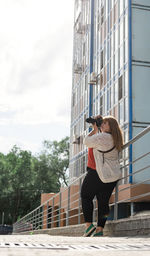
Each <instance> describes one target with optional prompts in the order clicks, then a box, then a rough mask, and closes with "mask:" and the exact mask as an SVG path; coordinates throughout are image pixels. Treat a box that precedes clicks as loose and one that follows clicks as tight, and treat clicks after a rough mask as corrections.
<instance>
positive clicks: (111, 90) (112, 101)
mask: <svg viewBox="0 0 150 256" xmlns="http://www.w3.org/2000/svg"><path fill="white" fill-rule="evenodd" d="M113 104H114V92H113V86H111V87H110V108H112V107H113Z"/></svg>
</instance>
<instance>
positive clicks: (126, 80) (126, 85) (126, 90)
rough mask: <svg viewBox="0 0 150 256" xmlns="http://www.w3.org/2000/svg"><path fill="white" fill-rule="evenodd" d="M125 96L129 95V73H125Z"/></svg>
mask: <svg viewBox="0 0 150 256" xmlns="http://www.w3.org/2000/svg"><path fill="white" fill-rule="evenodd" d="M124 95H125V96H126V95H128V72H127V71H126V72H125V75H124Z"/></svg>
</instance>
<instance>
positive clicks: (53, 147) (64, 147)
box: [44, 137, 69, 186]
mask: <svg viewBox="0 0 150 256" xmlns="http://www.w3.org/2000/svg"><path fill="white" fill-rule="evenodd" d="M44 149H45V150H44V155H45V157H46V158H47V163H48V165H49V166H51V169H52V171H53V173H56V174H57V175H58V177H59V184H60V186H61V185H63V184H65V185H66V186H67V184H68V175H67V170H68V166H69V137H65V138H64V139H62V140H61V141H60V142H57V141H53V142H50V141H46V140H45V141H44Z"/></svg>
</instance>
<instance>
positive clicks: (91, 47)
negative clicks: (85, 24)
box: [89, 0, 94, 116]
mask: <svg viewBox="0 0 150 256" xmlns="http://www.w3.org/2000/svg"><path fill="white" fill-rule="evenodd" d="M93 51H94V0H91V29H90V74H91V73H92V72H93ZM92 115H93V85H92V84H90V85H89V116H92Z"/></svg>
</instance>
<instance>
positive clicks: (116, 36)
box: [115, 27, 118, 51]
mask: <svg viewBox="0 0 150 256" xmlns="http://www.w3.org/2000/svg"><path fill="white" fill-rule="evenodd" d="M117 49H118V27H117V28H116V30H115V51H116V50H117Z"/></svg>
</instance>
